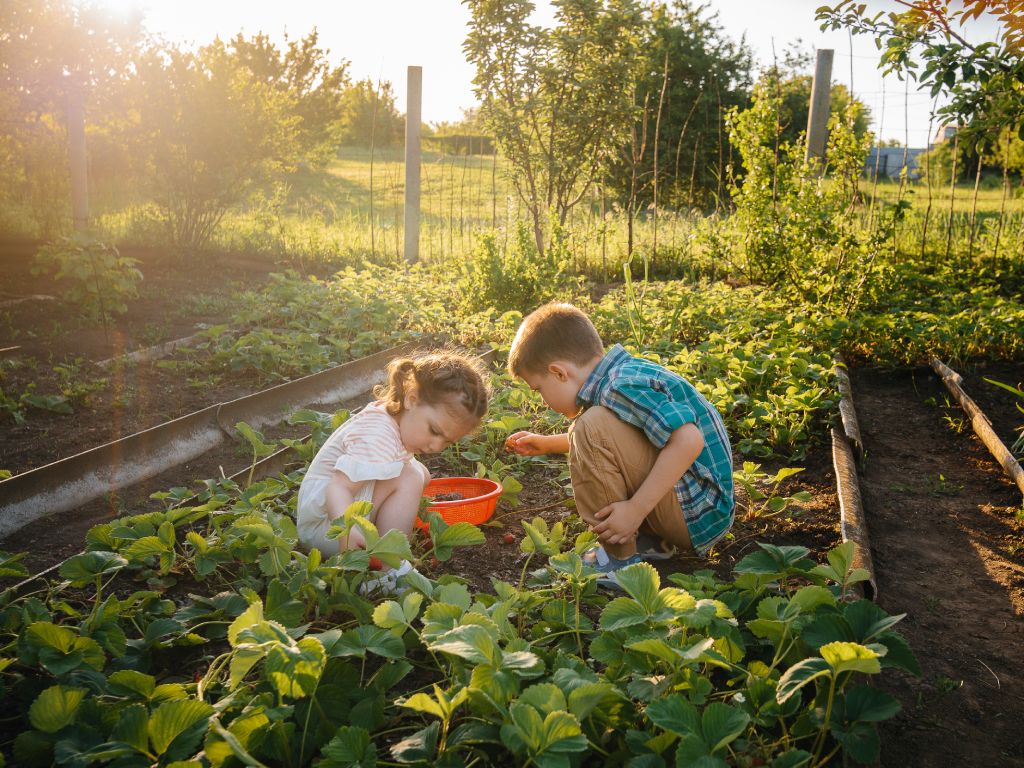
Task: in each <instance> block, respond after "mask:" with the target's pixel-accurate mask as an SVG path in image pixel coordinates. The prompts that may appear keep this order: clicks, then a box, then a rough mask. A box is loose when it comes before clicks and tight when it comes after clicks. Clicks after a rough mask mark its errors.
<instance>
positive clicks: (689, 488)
mask: <svg viewBox="0 0 1024 768" xmlns="http://www.w3.org/2000/svg"><path fill="white" fill-rule="evenodd" d="M508 370H509V373H511V374H512V375H513V376H516V377H518V378H521V379H523V380H524V381H525V382H526V383H527V384H529V385H530V387H531V388H532V389H533V390H535V391H537V392H540V395H541V397H542V398H543V399H544V402H545V403H546V404H547V405H548V407H550V408H551V409H553V410H555V411H557V412H558V413H561V414H562V415H563V416H565V417H567V418H569V419H572V420H573V423H572V425H571V426H570V427H569V431H568V433H566V434H559V435H538V434H534V433H532V432H516V433H515V434H513V435H511V436H510V437H509V438H508V439H507V440H506V443H505V444H506V447H507V448H508V449H509V450H511V451H514V452H516V453H518V454H520V455H523V456H535V455H539V454H543V453H565V452H568V454H569V473H570V476H571V478H572V487H573V492H574V494H575V498H576V509H577V510H578V511H579V514H580V516H581V517H582V518H583V520H584V521H585V522H586V523H587V524H588V525H589V526H590V527H591V529H592V530H593V531H594V532H595V533H597V534H598V536H599V537H600V539H601V541H602V544H603V546H600V547H597V548H596V549H595V550H592V551H591V553H589V557H588V561H589V564H590V565H592V566H593V567H595V568H597V569H598V570H599V571H601V572H602V576H601V577H600V578H599V579H598V582H599V583H601V584H604V585H606V586H617V585H618V584H617V581H616V579H615V571H617V570H619V569H620V568H624V567H626V566H628V565H633V564H634V563H638V562H640V561H641V560H657V559H664V558H667V557H671V556H672V554H673V550H675V549H678V550H680V551H682V552H686V553H692V552H696V553H697V554H700V555H705V554H707V552H708V550H709V549H711V547H712V546H713V545H714V544H715V542H717V541H718V540H719V539H721V538H722V537H723V536H725V534H726V533H727V532H728V531H729V528H730V527H731V526H732V522H733V483H732V450H731V448H730V446H729V437H728V435H727V434H726V432H725V426H724V425H723V423H722V417H721V416H720V415H719V413H718V411H716V410H715V408H714V406H712V405H711V404H710V403H709V402H708V401H707V400H706V399H704V397H703V396H701V394H700V393H699V392H697V390H696V389H695V388H694V387H693V385H692V384H690V383H689V382H688V381H686V379H684V378H682V377H681V376H678V375H676V374H674V373H672V372H671V371H669V370H667V369H665V368H663V367H662V366H660V365H656V364H655V363H652V362H650V361H647V360H642V359H639V358H635V357H633V356H631V355H630V354H629V353H628V352H626V350H624V349H623V348H622V346H621V345H618V344H616V345H615V346H614V347H612V348H611V350H609V351H608V352H607V353H605V351H604V345H603V344H602V343H601V338H600V336H598V333H597V329H596V328H594V324H593V323H591V322H590V319H589V318H588V317H587V316H586V315H585V314H584V313H583V312H582V311H580V310H579V309H577V308H576V307H574V306H572V305H571V304H564V303H551V304H546V305H544V306H542V307H540V308H539V309H538V310H536V311H535V312H533V313H531V314H530V315H528V316H527V317H526V318H525V319H524V320H523V322H522V325H520V326H519V330H518V331H517V332H516V337H515V339H514V340H513V342H512V348H511V350H510V351H509V356H508Z"/></svg>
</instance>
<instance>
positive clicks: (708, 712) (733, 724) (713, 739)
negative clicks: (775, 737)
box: [701, 701, 750, 754]
mask: <svg viewBox="0 0 1024 768" xmlns="http://www.w3.org/2000/svg"><path fill="white" fill-rule="evenodd" d="M749 722H750V715H748V714H747V713H746V712H744V711H743V710H740V709H737V708H735V707H730V706H729V705H728V704H723V703H722V702H720V701H716V702H712V703H711V704H708V705H707V707H705V708H704V712H703V714H702V715H701V729H702V730H703V733H704V743H705V744H707V745H708V749H709V750H710V751H711V753H712V754H714V753H715V752H717V751H718V750H719V749H721V748H722V747H724V746H725V745H726V744H729V743H731V742H732V741H733V740H734V739H735V738H736V737H737V736H739V735H740V734H741V733H743V730H744V729H745V728H746V727H747V723H749Z"/></svg>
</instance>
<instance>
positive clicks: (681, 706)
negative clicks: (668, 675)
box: [647, 693, 701, 736]
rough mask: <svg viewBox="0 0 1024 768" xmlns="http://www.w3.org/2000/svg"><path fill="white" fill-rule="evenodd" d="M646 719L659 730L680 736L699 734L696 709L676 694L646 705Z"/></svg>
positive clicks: (698, 720) (699, 724)
mask: <svg viewBox="0 0 1024 768" xmlns="http://www.w3.org/2000/svg"><path fill="white" fill-rule="evenodd" d="M647 718H648V719H649V720H650V721H651V722H652V723H654V724H655V725H656V726H658V727H659V728H663V729H664V730H666V731H669V732H671V733H675V734H678V735H680V736H685V735H686V734H698V735H699V734H700V732H701V722H700V715H699V714H698V712H697V708H696V707H695V706H693V704H691V703H690V702H689V701H687V700H686V699H685V698H683V697H682V696H680V695H679V694H678V693H675V694H672V695H671V696H666V697H664V698H661V699H655V700H654V701H652V702H651V703H650V704H648V705H647Z"/></svg>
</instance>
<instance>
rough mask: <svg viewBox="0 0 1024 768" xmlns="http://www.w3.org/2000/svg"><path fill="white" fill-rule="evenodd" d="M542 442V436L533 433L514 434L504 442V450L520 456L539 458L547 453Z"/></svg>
mask: <svg viewBox="0 0 1024 768" xmlns="http://www.w3.org/2000/svg"><path fill="white" fill-rule="evenodd" d="M542 441H543V435H538V434H534V433H533V432H516V433H514V434H511V435H509V436H508V438H507V439H506V440H505V448H506V450H509V451H512V452H513V453H518V454H519V455H520V456H540V455H542V454H545V453H547V451H546V450H545V449H544V446H543V444H542Z"/></svg>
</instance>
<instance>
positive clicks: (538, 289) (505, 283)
mask: <svg viewBox="0 0 1024 768" xmlns="http://www.w3.org/2000/svg"><path fill="white" fill-rule="evenodd" d="M570 265H571V260H570V257H569V254H568V250H567V238H566V235H565V233H564V232H563V231H561V230H560V229H558V228H557V227H555V228H554V231H553V232H552V236H551V244H550V246H549V247H548V249H547V253H545V254H541V253H540V252H539V251H538V250H537V245H536V243H535V242H534V239H533V236H532V234H531V233H530V231H529V229H528V228H527V226H526V224H524V223H522V222H519V223H518V224H517V226H516V229H515V232H514V233H513V234H512V236H511V237H510V238H509V240H508V241H507V242H502V239H501V237H500V235H499V233H497V232H488V233H486V234H484V235H482V236H481V237H480V239H479V240H478V241H477V245H476V249H475V251H474V252H473V255H472V256H471V258H470V259H469V260H468V261H466V262H464V263H463V264H462V265H461V270H462V275H461V277H460V279H459V283H458V288H459V294H460V296H461V300H462V303H463V306H464V307H466V308H468V309H469V310H471V311H480V310H484V309H489V308H493V309H496V310H498V311H502V312H505V311H509V310H519V311H522V312H526V311H528V310H531V309H533V308H534V307H536V306H537V305H539V304H543V303H544V302H545V301H550V300H551V299H553V298H556V297H559V296H564V295H565V294H566V293H571V292H572V291H573V290H574V289H578V288H579V286H580V280H581V278H579V277H577V276H575V275H573V274H572V272H571V267H570Z"/></svg>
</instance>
